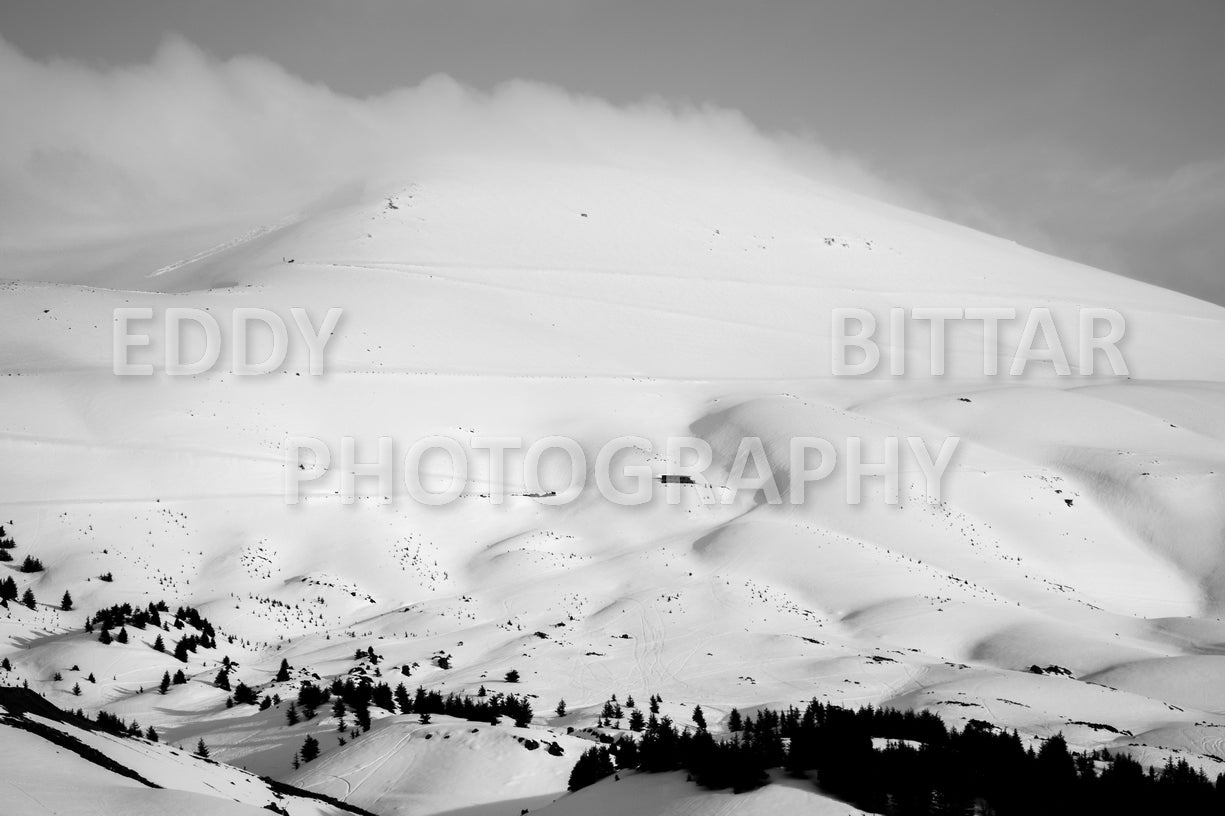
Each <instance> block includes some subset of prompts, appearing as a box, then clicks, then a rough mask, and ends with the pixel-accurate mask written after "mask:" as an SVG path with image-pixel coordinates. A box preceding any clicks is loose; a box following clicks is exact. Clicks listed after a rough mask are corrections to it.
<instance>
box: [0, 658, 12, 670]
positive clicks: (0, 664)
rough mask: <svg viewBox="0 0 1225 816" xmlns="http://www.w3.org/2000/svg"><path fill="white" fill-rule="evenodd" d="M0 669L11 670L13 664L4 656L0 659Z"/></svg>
mask: <svg viewBox="0 0 1225 816" xmlns="http://www.w3.org/2000/svg"><path fill="white" fill-rule="evenodd" d="M0 669H4V670H5V671H12V670H13V664H12V663H10V662H9V659H8V658H7V657H6V658H4V659H3V660H0Z"/></svg>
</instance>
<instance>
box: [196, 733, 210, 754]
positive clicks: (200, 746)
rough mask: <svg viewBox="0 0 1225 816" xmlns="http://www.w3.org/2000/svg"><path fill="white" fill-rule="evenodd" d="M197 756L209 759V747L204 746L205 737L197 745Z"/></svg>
mask: <svg viewBox="0 0 1225 816" xmlns="http://www.w3.org/2000/svg"><path fill="white" fill-rule="evenodd" d="M196 756H198V757H203V758H204V759H208V746H207V745H205V744H204V737H200V741H199V742H197V743H196Z"/></svg>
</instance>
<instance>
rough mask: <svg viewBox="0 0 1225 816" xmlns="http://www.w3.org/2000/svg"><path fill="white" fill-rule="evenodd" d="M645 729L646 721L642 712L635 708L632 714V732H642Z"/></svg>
mask: <svg viewBox="0 0 1225 816" xmlns="http://www.w3.org/2000/svg"><path fill="white" fill-rule="evenodd" d="M644 727H646V720H645V719H644V718H643V716H642V712H641V711H639V710H638V709H636V708H635V709H634V710H633V711H631V712H630V730H631V731H641V730H642V729H643V728H644Z"/></svg>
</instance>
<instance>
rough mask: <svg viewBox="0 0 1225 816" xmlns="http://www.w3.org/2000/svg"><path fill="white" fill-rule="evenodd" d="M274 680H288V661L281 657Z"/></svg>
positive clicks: (283, 681) (281, 681)
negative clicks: (279, 666)
mask: <svg viewBox="0 0 1225 816" xmlns="http://www.w3.org/2000/svg"><path fill="white" fill-rule="evenodd" d="M276 681H277V682H278V683H286V682H288V681H289V661H288V660H285V659H284V658H282V659H281V668H280V669H279V670H278V671H277V673H276Z"/></svg>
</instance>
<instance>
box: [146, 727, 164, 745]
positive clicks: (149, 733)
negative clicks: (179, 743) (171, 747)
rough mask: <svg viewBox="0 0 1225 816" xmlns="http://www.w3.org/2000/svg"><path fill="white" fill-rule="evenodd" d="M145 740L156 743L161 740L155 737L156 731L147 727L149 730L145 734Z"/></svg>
mask: <svg viewBox="0 0 1225 816" xmlns="http://www.w3.org/2000/svg"><path fill="white" fill-rule="evenodd" d="M145 739H147V740H149V742H158V741H159V740H160V739H161V738H160V737H158V735H157V729H155V728H154V727H153V726H149V730H148V731H146V732H145Z"/></svg>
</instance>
